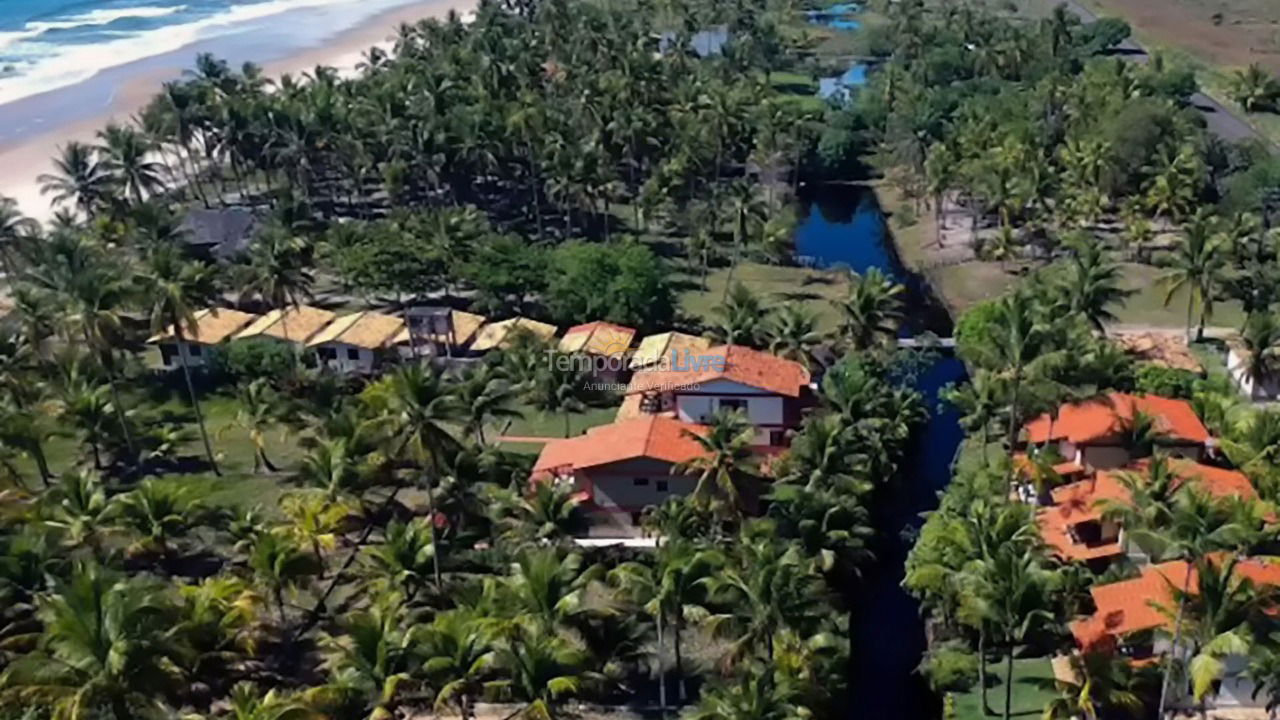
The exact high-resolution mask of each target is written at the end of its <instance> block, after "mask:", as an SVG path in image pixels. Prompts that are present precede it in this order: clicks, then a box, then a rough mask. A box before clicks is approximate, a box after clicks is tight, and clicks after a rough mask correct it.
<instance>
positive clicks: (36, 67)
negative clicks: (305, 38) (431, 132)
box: [0, 0, 386, 104]
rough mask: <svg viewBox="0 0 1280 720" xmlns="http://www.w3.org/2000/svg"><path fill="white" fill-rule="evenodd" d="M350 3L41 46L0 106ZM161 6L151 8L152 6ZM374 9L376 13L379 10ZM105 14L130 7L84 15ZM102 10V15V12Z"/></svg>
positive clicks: (251, 12) (241, 12)
mask: <svg viewBox="0 0 1280 720" xmlns="http://www.w3.org/2000/svg"><path fill="white" fill-rule="evenodd" d="M348 2H351V0H269V1H268V2H259V3H253V4H249V5H232V6H231V7H229V8H227V9H226V10H224V11H222V12H218V13H215V14H213V15H209V16H207V17H204V18H200V19H198V20H193V21H192V22H188V23H182V24H178V25H167V26H165V27H161V28H156V29H153V30H145V31H142V32H138V33H135V34H131V35H129V36H128V37H123V38H120V39H118V40H109V41H106V42H98V43H94V44H92V45H56V46H55V45H44V44H42V46H43V47H45V48H47V49H49V50H50V51H51V53H52V54H50V55H47V56H44V57H35V58H33V60H32V61H31V62H30V63H29V64H24V66H22V67H20V68H18V73H17V74H15V75H13V76H10V77H2V78H0V104H3V103H8V102H13V101H14V100H18V99H21V98H24V97H27V96H30V95H35V94H37V93H42V92H47V91H49V90H55V89H57V88H61V87H66V86H68V85H72V84H75V83H78V82H82V81H84V80H87V79H88V78H90V77H93V76H94V75H95V74H97V73H98V72H100V71H102V70H104V69H106V68H111V67H116V66H118V65H124V64H126V63H131V62H136V61H138V60H142V59H145V58H148V57H151V56H154V55H161V54H164V53H168V52H173V51H175V50H179V49H181V48H183V47H185V46H187V45H190V44H192V43H194V42H196V41H198V40H202V39H206V38H210V37H217V36H219V35H225V34H228V33H233V32H236V31H237V30H238V29H240V28H241V27H242V26H243V24H244V23H249V22H253V21H255V20H260V19H262V18H267V17H270V16H272V15H277V14H279V13H283V12H287V11H290V10H297V9H302V8H313V7H323V6H327V5H340V4H343V3H348ZM384 4H386V3H378V2H369V0H363V2H361V5H362V6H380V5H384ZM137 9H139V8H134V10H137ZM160 9H161V8H149V9H148V10H149V11H158V10H160ZM165 9H166V10H167V8H165ZM370 9H371V10H373V11H375V12H376V8H370ZM107 12H112V13H126V12H129V10H128V9H121V10H118V11H115V10H112V11H105V10H103V11H95V12H93V13H86V14H85V15H84V16H82V17H90V16H96V17H106V15H105V13H107ZM171 12H176V11H171ZM99 13H102V14H100V15H99ZM59 22H62V21H59ZM66 22H68V23H69V22H71V20H70V19H68V20H67V21H66ZM99 24H101V23H99ZM42 32H43V31H42ZM0 42H3V40H0Z"/></svg>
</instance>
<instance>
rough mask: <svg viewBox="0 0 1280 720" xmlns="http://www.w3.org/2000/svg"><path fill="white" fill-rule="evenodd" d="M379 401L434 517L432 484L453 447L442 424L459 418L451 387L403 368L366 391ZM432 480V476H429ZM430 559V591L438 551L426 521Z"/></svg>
mask: <svg viewBox="0 0 1280 720" xmlns="http://www.w3.org/2000/svg"><path fill="white" fill-rule="evenodd" d="M366 392H367V393H369V394H370V395H371V396H373V397H379V398H382V404H383V407H384V408H385V415H386V418H387V421H388V422H389V423H390V425H391V427H392V428H393V430H392V432H393V434H394V435H395V437H396V442H397V443H398V446H399V447H400V448H402V449H403V450H406V451H408V453H409V456H410V457H411V458H413V460H414V462H415V464H416V465H417V468H418V470H419V472H421V473H422V475H421V476H420V477H421V483H422V487H423V489H424V490H425V491H426V494H427V505H428V506H430V508H431V512H432V513H433V514H434V513H438V512H439V508H437V507H436V502H435V496H434V491H433V489H432V488H433V485H434V483H435V482H438V481H439V480H440V479H441V478H442V477H443V468H444V460H445V458H446V457H448V456H449V455H448V453H451V452H452V451H453V450H454V449H455V448H456V447H457V444H458V441H457V440H456V439H454V437H453V435H452V434H451V433H450V432H449V430H448V429H447V426H448V424H450V423H453V422H457V421H458V420H461V419H462V417H463V411H462V408H460V407H458V402H457V397H456V395H455V391H454V388H452V387H450V386H449V385H448V384H447V382H446V380H445V378H444V376H443V375H441V374H440V373H438V372H436V371H435V370H432V369H429V368H425V367H422V366H420V365H409V366H406V367H402V368H400V369H399V370H397V371H396V372H395V373H394V374H393V375H391V376H390V377H387V378H384V379H383V380H380V381H379V382H378V383H375V384H374V385H373V386H371V387H370V388H369V389H368V390H366ZM433 476H434V477H433ZM430 527H431V545H432V546H433V547H435V548H436V552H435V553H434V554H433V555H432V557H431V562H432V567H433V571H434V576H435V582H436V586H437V587H439V586H440V554H441V550H442V548H441V547H440V543H439V538H438V537H437V533H436V524H435V523H434V522H432V523H431V524H430Z"/></svg>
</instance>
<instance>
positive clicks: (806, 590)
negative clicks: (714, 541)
mask: <svg viewBox="0 0 1280 720" xmlns="http://www.w3.org/2000/svg"><path fill="white" fill-rule="evenodd" d="M735 555H736V557H734V558H732V559H731V560H730V562H729V563H728V564H727V565H726V566H725V567H723V568H721V569H720V570H719V571H718V572H716V573H713V574H711V575H709V576H707V577H706V578H705V579H704V580H703V581H702V582H703V583H704V584H705V585H706V588H707V593H708V604H710V605H711V606H713V607H716V608H718V609H719V610H720V611H719V612H716V613H714V614H712V615H710V616H709V617H708V618H707V619H706V621H705V622H706V624H707V626H708V628H710V630H711V631H712V632H713V633H714V634H716V635H717V636H720V637H724V638H727V639H728V640H729V646H728V648H727V649H726V651H725V655H724V657H723V663H724V664H725V666H726V667H730V666H733V665H735V664H737V663H738V662H740V661H742V660H744V659H746V658H750V657H754V656H757V654H760V653H762V654H763V660H764V662H765V663H766V664H767V665H769V666H772V665H773V663H774V660H775V657H774V650H775V643H776V642H777V640H778V638H779V636H780V634H781V633H782V632H783V631H792V632H795V633H796V634H798V635H799V636H800V637H811V636H812V635H814V634H816V632H817V630H818V628H819V625H820V622H821V617H822V615H821V607H822V603H823V602H824V598H823V593H824V591H823V588H822V585H821V583H820V582H819V580H818V578H817V576H815V575H814V574H813V571H812V570H811V565H810V564H809V563H808V562H807V561H806V560H805V558H804V557H803V556H802V555H801V554H800V552H799V549H798V548H796V547H795V546H793V545H792V546H789V545H786V544H782V543H778V542H776V541H775V540H773V539H772V538H768V537H764V538H750V537H746V536H744V537H742V538H740V541H739V544H738V545H737V548H736V552H735Z"/></svg>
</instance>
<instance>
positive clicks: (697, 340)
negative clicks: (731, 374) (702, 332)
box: [631, 332, 711, 370]
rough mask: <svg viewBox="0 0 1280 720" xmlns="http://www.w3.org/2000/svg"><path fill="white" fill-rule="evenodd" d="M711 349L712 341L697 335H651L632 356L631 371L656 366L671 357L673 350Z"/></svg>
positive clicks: (666, 333) (681, 351)
mask: <svg viewBox="0 0 1280 720" xmlns="http://www.w3.org/2000/svg"><path fill="white" fill-rule="evenodd" d="M709 347H711V341H710V340H708V339H707V338H704V337H698V336H696V335H686V334H685V333H679V332H665V333H662V334H660V335H650V336H648V337H646V338H644V339H643V340H641V341H640V347H638V348H636V352H635V354H634V355H632V356H631V369H633V370H634V369H636V368H642V367H648V366H650V365H656V364H657V363H658V362H660V361H661V360H662V359H663V358H666V357H670V356H671V351H673V350H674V351H676V352H680V353H683V352H684V351H685V350H688V351H689V352H699V351H701V350H706V349H707V348H709Z"/></svg>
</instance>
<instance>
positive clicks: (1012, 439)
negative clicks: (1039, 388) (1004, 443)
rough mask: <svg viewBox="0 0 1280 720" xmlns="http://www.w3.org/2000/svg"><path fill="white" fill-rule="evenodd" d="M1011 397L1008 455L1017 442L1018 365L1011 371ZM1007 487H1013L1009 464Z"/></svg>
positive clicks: (1020, 384)
mask: <svg viewBox="0 0 1280 720" xmlns="http://www.w3.org/2000/svg"><path fill="white" fill-rule="evenodd" d="M1011 389H1012V395H1011V396H1010V397H1009V430H1008V442H1009V448H1008V450H1009V453H1010V454H1012V453H1013V446H1014V443H1016V442H1017V441H1018V393H1019V392H1020V391H1021V390H1022V366H1021V365H1018V366H1017V367H1015V368H1014V369H1013V384H1012V385H1011ZM1008 475H1009V477H1008V481H1009V486H1010V488H1012V486H1013V463H1009V472H1008Z"/></svg>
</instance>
